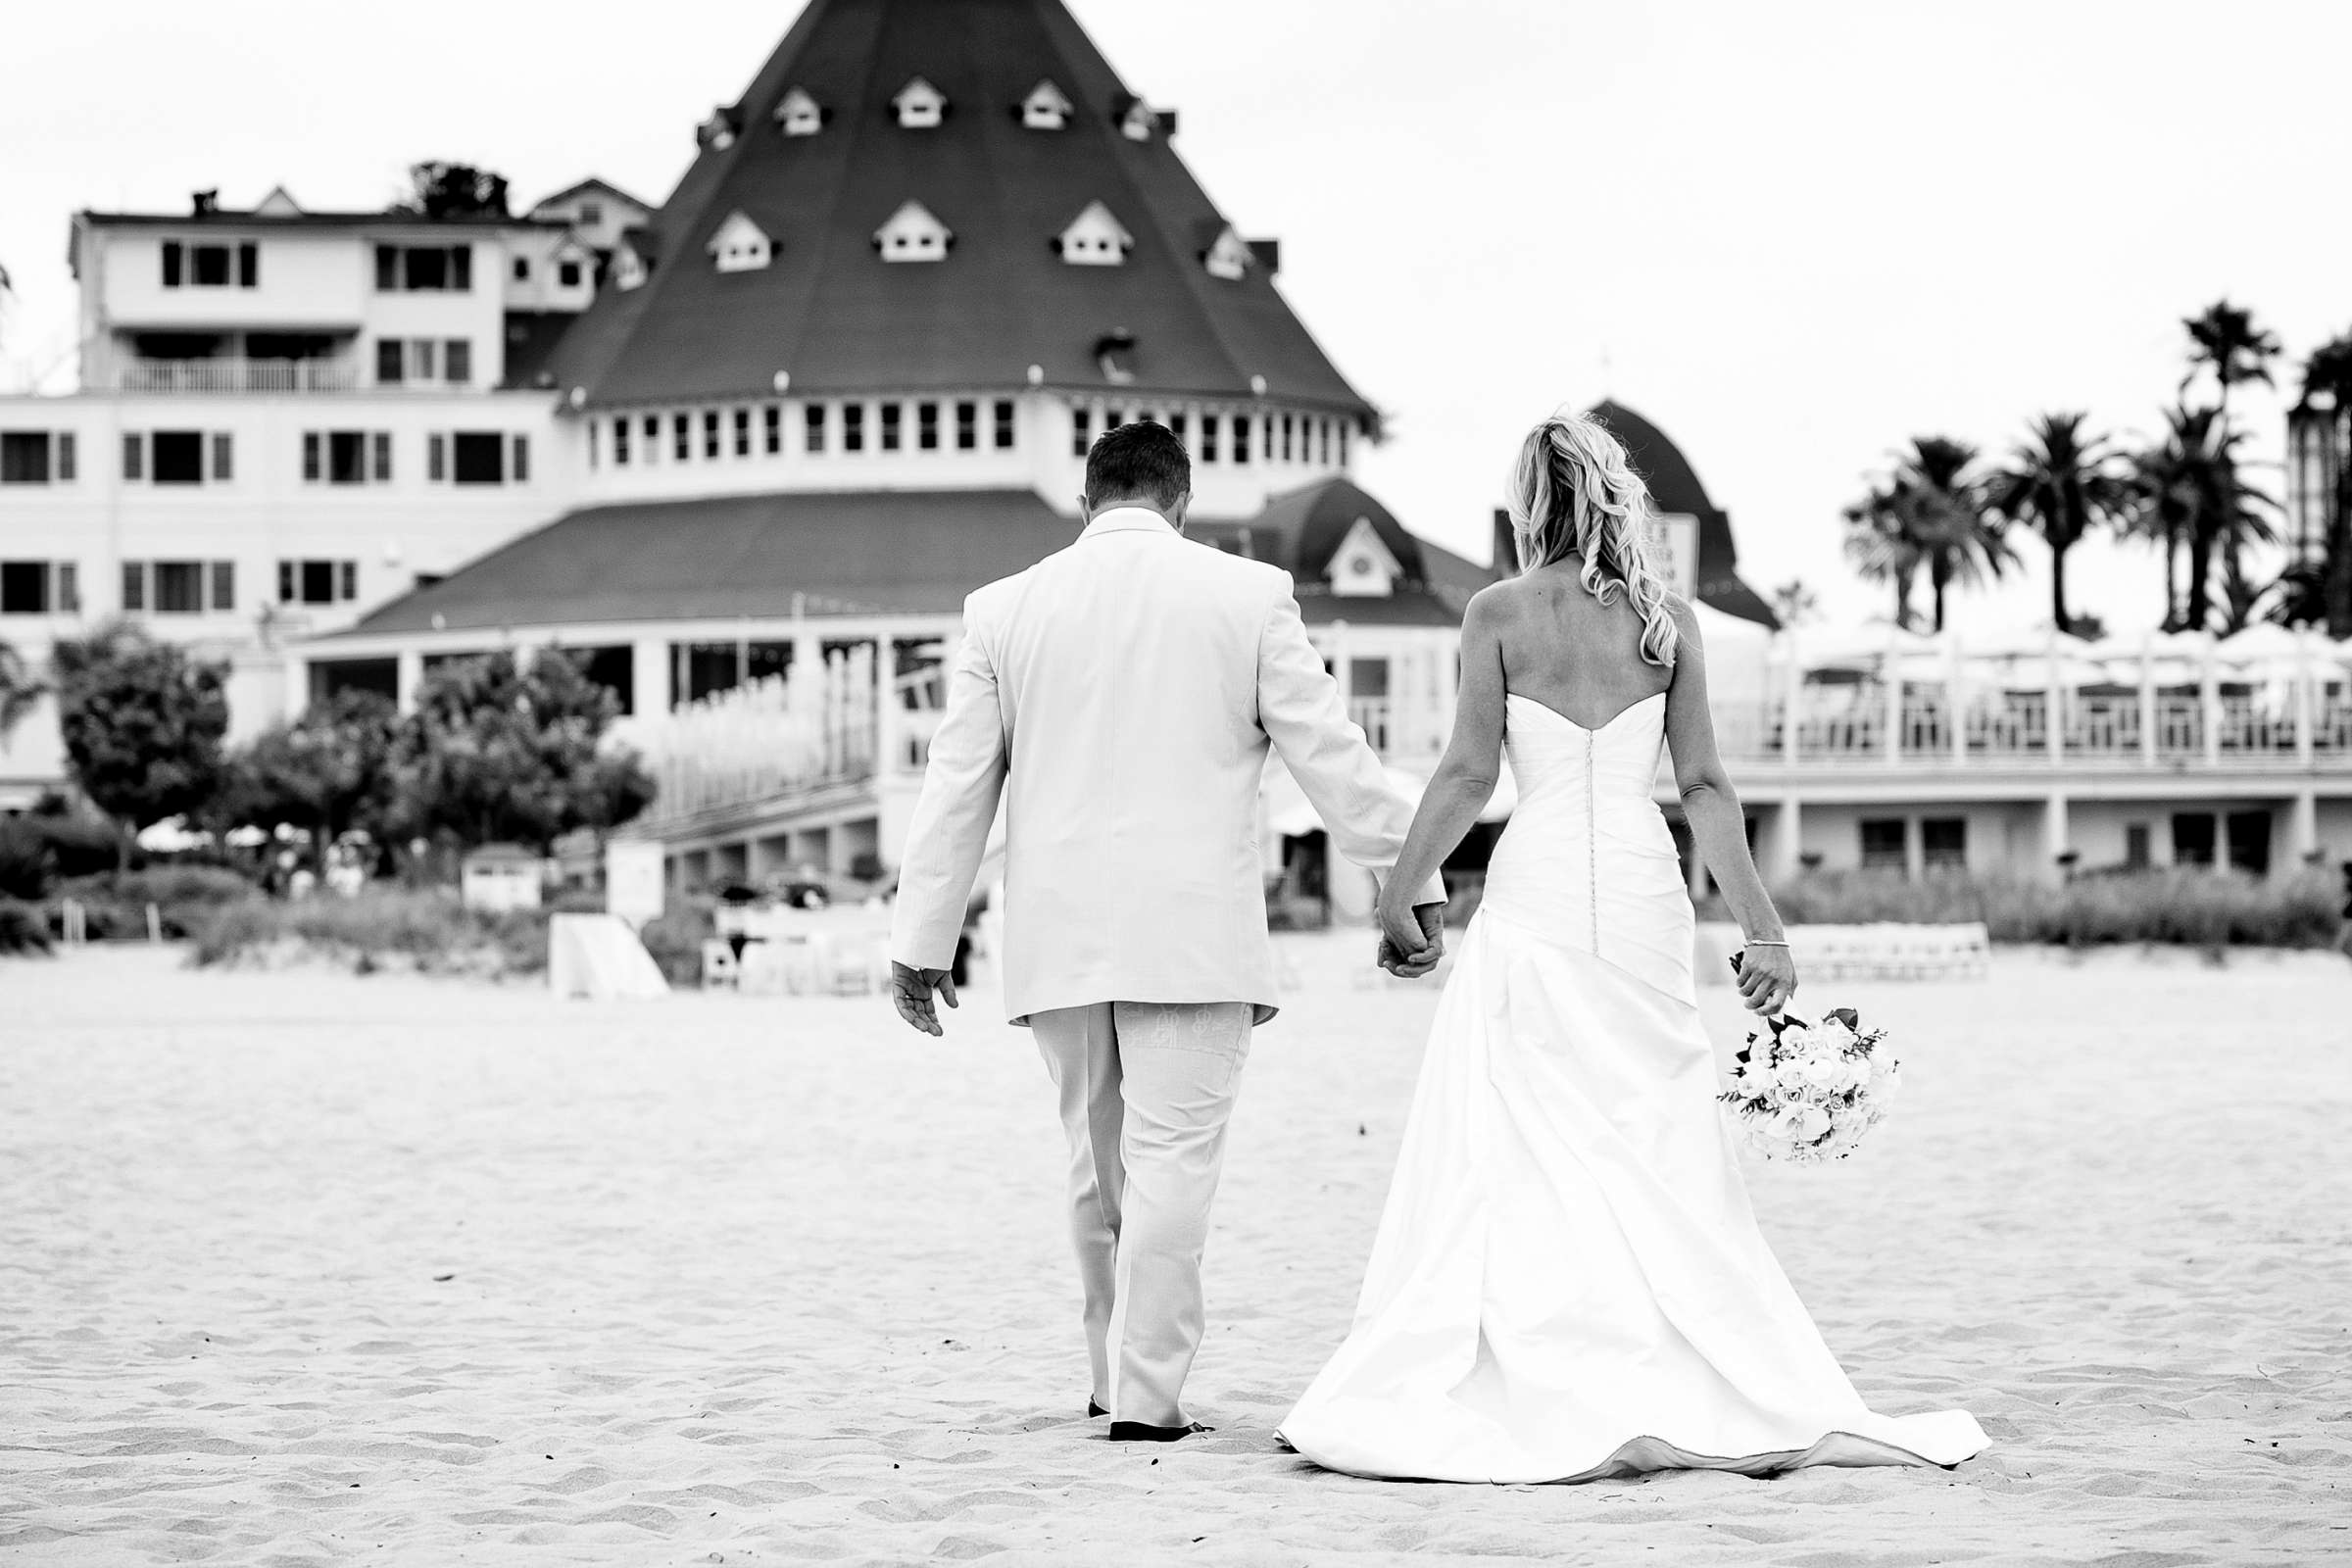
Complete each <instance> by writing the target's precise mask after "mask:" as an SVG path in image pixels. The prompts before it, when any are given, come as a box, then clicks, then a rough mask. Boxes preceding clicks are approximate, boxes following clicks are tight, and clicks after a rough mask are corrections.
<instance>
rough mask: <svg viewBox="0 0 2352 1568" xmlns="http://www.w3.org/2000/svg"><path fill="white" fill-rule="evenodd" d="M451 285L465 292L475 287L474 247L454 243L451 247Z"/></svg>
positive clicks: (460, 291)
mask: <svg viewBox="0 0 2352 1568" xmlns="http://www.w3.org/2000/svg"><path fill="white" fill-rule="evenodd" d="M449 286H450V287H451V288H454V289H456V290H457V291H458V292H459V293H461V294H463V293H465V292H466V290H468V289H470V288H472V287H473V247H472V246H470V245H452V246H451V247H450V248H449Z"/></svg>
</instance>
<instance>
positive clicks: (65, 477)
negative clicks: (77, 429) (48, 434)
mask: <svg viewBox="0 0 2352 1568" xmlns="http://www.w3.org/2000/svg"><path fill="white" fill-rule="evenodd" d="M57 478H58V482H59V483H60V484H72V483H73V431H71V430H60V431H58V432H57Z"/></svg>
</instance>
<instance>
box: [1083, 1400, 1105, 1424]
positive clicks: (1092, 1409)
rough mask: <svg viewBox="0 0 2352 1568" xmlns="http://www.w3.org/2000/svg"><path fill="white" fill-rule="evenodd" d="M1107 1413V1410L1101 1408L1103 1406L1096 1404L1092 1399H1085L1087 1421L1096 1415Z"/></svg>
mask: <svg viewBox="0 0 2352 1568" xmlns="http://www.w3.org/2000/svg"><path fill="white" fill-rule="evenodd" d="M1108 1414H1110V1412H1109V1411H1108V1410H1105V1409H1103V1407H1102V1406H1101V1405H1099V1404H1097V1403H1096V1402H1095V1401H1094V1400H1092V1399H1089V1400H1087V1401H1086V1418H1087V1419H1088V1420H1089V1421H1092V1420H1093V1419H1094V1418H1095V1417H1097V1416H1099V1415H1108Z"/></svg>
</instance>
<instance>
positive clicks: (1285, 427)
mask: <svg viewBox="0 0 2352 1568" xmlns="http://www.w3.org/2000/svg"><path fill="white" fill-rule="evenodd" d="M1282 461H1283V462H1285V463H1288V462H1290V461H1291V417H1290V416H1289V415H1287V414H1286V415H1284V416H1283V417H1282Z"/></svg>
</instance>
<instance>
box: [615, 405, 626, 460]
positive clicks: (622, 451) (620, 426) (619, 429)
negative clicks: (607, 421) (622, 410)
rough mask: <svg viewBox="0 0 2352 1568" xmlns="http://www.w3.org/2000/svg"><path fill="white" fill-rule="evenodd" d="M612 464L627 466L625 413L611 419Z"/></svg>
mask: <svg viewBox="0 0 2352 1568" xmlns="http://www.w3.org/2000/svg"><path fill="white" fill-rule="evenodd" d="M613 466H614V467H616V468H625V467H627V466H629V417H628V416H627V415H625V414H624V415H621V416H620V417H618V418H616V419H614V420H613Z"/></svg>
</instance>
